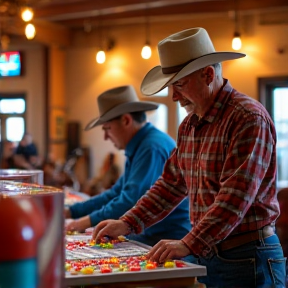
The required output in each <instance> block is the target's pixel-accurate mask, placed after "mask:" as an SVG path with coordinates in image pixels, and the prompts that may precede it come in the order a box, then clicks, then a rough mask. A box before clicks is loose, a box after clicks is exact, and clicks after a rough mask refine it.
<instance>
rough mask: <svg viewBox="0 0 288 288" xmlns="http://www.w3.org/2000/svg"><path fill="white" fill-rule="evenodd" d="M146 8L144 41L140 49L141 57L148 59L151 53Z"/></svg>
mask: <svg viewBox="0 0 288 288" xmlns="http://www.w3.org/2000/svg"><path fill="white" fill-rule="evenodd" d="M147 10H148V8H147V9H146V25H145V31H146V42H145V45H144V46H143V48H142V50H141V56H142V58H143V59H149V58H150V57H151V55H152V51H151V47H150V40H149V38H150V37H149V36H150V35H149V32H150V31H149V30H150V29H149V28H150V27H149V19H148V12H147Z"/></svg>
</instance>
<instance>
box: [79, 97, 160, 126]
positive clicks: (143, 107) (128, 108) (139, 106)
mask: <svg viewBox="0 0 288 288" xmlns="http://www.w3.org/2000/svg"><path fill="white" fill-rule="evenodd" d="M158 106H159V105H158V104H156V103H154V102H148V101H145V102H144V101H142V102H141V101H139V102H130V103H123V104H121V105H118V106H116V107H115V108H113V109H111V110H109V111H108V112H107V113H105V114H103V115H102V116H101V117H97V118H95V119H93V120H92V121H91V122H89V123H88V124H87V125H86V127H85V130H86V131H87V130H90V129H92V128H93V127H95V126H98V125H102V124H104V123H105V122H108V121H110V120H112V119H114V118H116V117H118V116H121V115H123V114H126V113H132V112H140V111H150V110H155V109H157V108H158Z"/></svg>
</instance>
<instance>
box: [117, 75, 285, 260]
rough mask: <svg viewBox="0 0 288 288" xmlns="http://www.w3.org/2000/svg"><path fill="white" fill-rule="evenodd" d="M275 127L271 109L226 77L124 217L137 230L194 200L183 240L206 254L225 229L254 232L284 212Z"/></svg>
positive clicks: (183, 130)
mask: <svg viewBox="0 0 288 288" xmlns="http://www.w3.org/2000/svg"><path fill="white" fill-rule="evenodd" d="M275 182H276V131H275V128H274V124H273V122H272V120H271V118H270V116H269V114H268V113H267V111H266V109H265V108H264V107H263V106H262V105H261V104H260V103H259V102H258V101H256V100H253V99H252V98H250V97H248V96H246V95H243V94H241V93H239V92H237V91H236V90H235V89H233V88H232V87H231V85H230V83H229V82H228V80H226V79H225V85H224V87H223V89H222V90H221V91H220V92H219V94H218V95H217V97H216V99H215V102H214V104H213V106H212V107H211V108H210V109H209V111H208V112H207V113H206V114H205V115H204V117H203V118H202V119H200V120H198V117H197V116H196V115H195V114H192V113H191V114H189V115H188V116H187V117H186V118H185V119H184V121H183V122H182V123H181V125H180V127H179V131H178V140H177V148H176V149H175V150H174V151H173V153H172V155H171V157H170V158H169V159H168V161H167V162H166V164H165V168H164V172H163V174H162V176H161V177H160V178H159V179H158V180H157V181H156V183H155V184H154V185H153V186H152V187H151V189H150V190H149V191H148V192H147V193H146V194H145V195H144V196H143V197H142V198H141V199H140V200H139V201H138V203H137V204H136V206H135V207H134V208H132V209H131V210H130V211H128V212H127V213H126V214H125V215H124V216H123V217H121V219H122V220H124V221H126V222H128V223H129V224H130V225H131V226H132V227H133V229H134V231H135V233H140V232H141V231H142V230H143V229H144V228H145V227H149V226H151V225H152V224H153V223H155V222H157V221H159V220H161V219H162V218H163V217H165V216H166V215H167V214H168V213H169V212H170V211H171V210H172V209H173V208H174V207H175V206H176V205H177V204H178V203H180V202H181V201H182V199H183V198H184V197H186V196H188V197H189V198H190V219H191V222H192V224H193V229H192V230H191V231H190V233H188V234H187V235H186V236H185V237H184V238H183V239H182V240H183V241H184V243H185V244H186V245H187V246H188V247H189V248H190V250H191V251H192V253H193V254H195V255H199V256H206V255H207V254H208V253H210V252H211V249H212V247H213V246H214V245H215V244H217V243H219V242H220V241H222V240H223V239H225V238H226V237H227V236H228V235H231V234H237V233H242V232H246V231H251V230H257V229H259V228H261V227H263V226H265V225H267V224H270V223H273V222H275V220H276V218H277V217H278V216H279V213H280V212H279V204H278V201H277V195H276V189H275Z"/></svg>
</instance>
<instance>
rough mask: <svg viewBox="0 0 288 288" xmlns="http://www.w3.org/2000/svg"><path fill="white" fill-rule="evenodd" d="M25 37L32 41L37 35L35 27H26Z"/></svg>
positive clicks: (29, 25)
mask: <svg viewBox="0 0 288 288" xmlns="http://www.w3.org/2000/svg"><path fill="white" fill-rule="evenodd" d="M25 35H26V38H27V39H28V40H32V39H33V38H34V37H35V35H36V29H35V26H34V25H33V24H31V23H29V24H27V25H26V27H25Z"/></svg>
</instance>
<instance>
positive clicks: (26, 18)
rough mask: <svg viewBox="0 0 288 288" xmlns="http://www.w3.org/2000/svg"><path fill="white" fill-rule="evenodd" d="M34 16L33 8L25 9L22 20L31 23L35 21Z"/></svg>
mask: <svg viewBox="0 0 288 288" xmlns="http://www.w3.org/2000/svg"><path fill="white" fill-rule="evenodd" d="M33 16H34V12H33V10H32V8H30V7H25V8H24V9H23V10H22V13H21V18H22V20H23V21H25V22H29V21H31V20H32V19H33Z"/></svg>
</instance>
